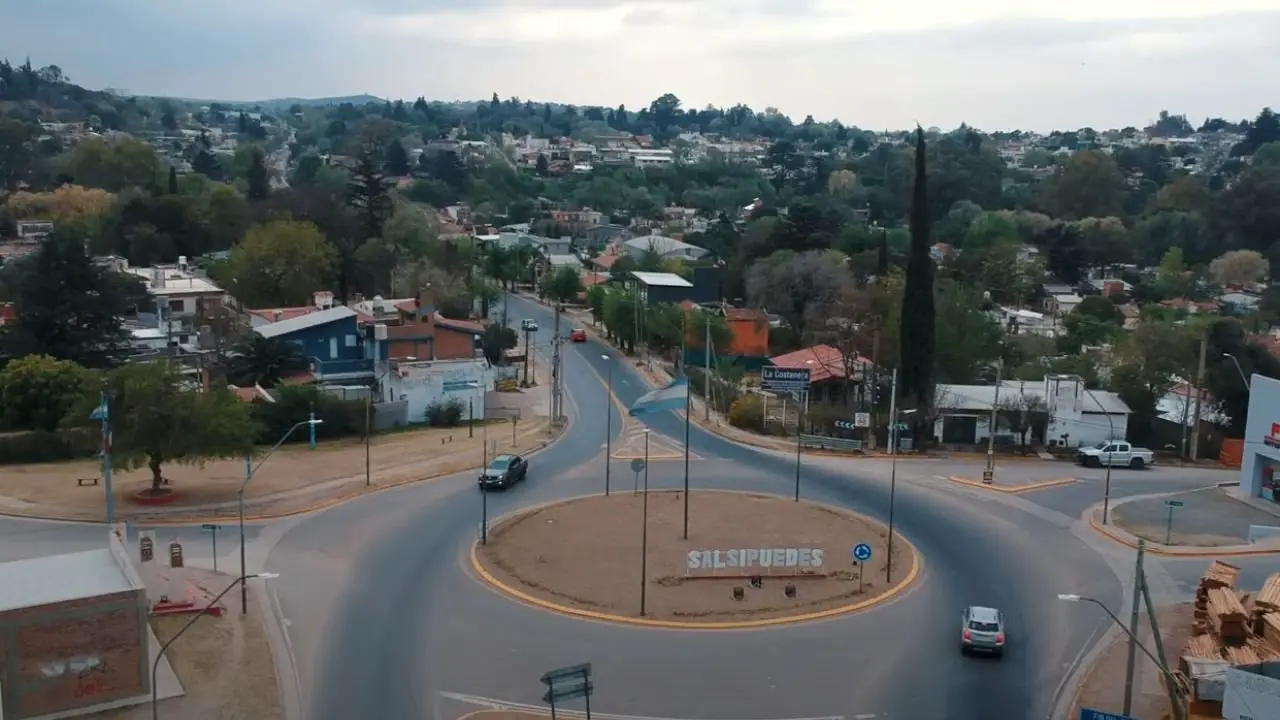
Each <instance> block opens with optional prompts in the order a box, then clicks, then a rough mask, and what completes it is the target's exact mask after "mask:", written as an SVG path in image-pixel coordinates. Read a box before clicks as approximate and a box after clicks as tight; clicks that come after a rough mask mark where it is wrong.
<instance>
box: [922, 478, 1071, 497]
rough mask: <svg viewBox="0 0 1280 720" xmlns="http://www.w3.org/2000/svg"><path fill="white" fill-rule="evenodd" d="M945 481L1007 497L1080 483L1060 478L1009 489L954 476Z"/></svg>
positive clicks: (1006, 486)
mask: <svg viewBox="0 0 1280 720" xmlns="http://www.w3.org/2000/svg"><path fill="white" fill-rule="evenodd" d="M947 480H949V481H951V482H953V483H955V484H957V485H964V486H966V487H972V488H978V489H979V490H986V491H988V492H998V493H1006V494H1009V495H1017V494H1019V493H1025V492H1031V491H1033V490H1045V489H1047V488H1051V487H1060V486H1062V485H1074V484H1075V483H1077V482H1080V481H1079V480H1076V479H1075V478H1060V479H1057V480H1045V481H1044V482H1038V483H1032V484H1030V485H1021V486H1018V487H1011V486H1009V485H994V484H990V485H989V484H986V483H982V482H979V481H977V480H969V479H968V478H962V477H956V476H955V475H948V476H947Z"/></svg>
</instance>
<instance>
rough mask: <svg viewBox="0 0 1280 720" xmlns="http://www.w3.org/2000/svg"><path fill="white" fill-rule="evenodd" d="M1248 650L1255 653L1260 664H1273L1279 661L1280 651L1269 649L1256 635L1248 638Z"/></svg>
mask: <svg viewBox="0 0 1280 720" xmlns="http://www.w3.org/2000/svg"><path fill="white" fill-rule="evenodd" d="M1249 649H1250V650H1253V651H1254V652H1255V653H1257V655H1258V657H1259V658H1260V659H1261V661H1262V662H1264V663H1265V662H1274V661H1276V660H1280V650H1277V649H1276V648H1273V647H1271V645H1270V644H1269V643H1267V641H1266V640H1263V639H1262V638H1261V637H1259V636H1257V635H1253V636H1251V637H1250V638H1249Z"/></svg>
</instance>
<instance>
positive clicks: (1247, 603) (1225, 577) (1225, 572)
mask: <svg viewBox="0 0 1280 720" xmlns="http://www.w3.org/2000/svg"><path fill="white" fill-rule="evenodd" d="M1239 577H1240V568H1238V567H1236V566H1234V565H1231V564H1229V563H1224V562H1221V561H1214V562H1213V564H1211V565H1210V566H1209V569H1208V570H1206V571H1205V573H1204V577H1202V578H1201V579H1200V585H1199V587H1197V588H1196V604H1195V613H1194V619H1193V621H1192V625H1191V640H1190V641H1189V642H1188V643H1187V647H1186V649H1184V650H1183V652H1182V658H1184V663H1183V664H1184V666H1185V664H1186V663H1185V659H1186V658H1195V659H1199V660H1224V661H1226V662H1227V663H1229V664H1231V665H1256V664H1258V663H1261V662H1266V661H1270V660H1280V573H1276V574H1275V575H1272V576H1271V577H1270V578H1268V579H1267V582H1266V583H1265V584H1264V585H1263V586H1262V590H1261V591H1259V592H1258V593H1257V594H1256V595H1253V596H1252V597H1250V595H1251V594H1250V593H1247V592H1241V591H1239V590H1237V589H1236V581H1237V579H1238V578H1239Z"/></svg>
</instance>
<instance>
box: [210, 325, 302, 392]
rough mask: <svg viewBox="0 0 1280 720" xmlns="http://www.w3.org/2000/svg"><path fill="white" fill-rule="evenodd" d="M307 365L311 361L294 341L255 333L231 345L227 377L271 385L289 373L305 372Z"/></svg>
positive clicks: (240, 382) (241, 383)
mask: <svg viewBox="0 0 1280 720" xmlns="http://www.w3.org/2000/svg"><path fill="white" fill-rule="evenodd" d="M309 366H310V361H309V360H307V357H306V356H305V355H304V354H303V353H302V347H301V346H299V345H298V344H297V343H292V342H284V341H282V340H277V339H275V338H265V337H262V336H261V335H258V334H257V333H254V334H253V336H252V337H250V338H248V339H246V340H243V341H241V342H239V343H236V345H235V346H234V347H232V348H231V352H230V353H228V358H227V378H228V379H229V380H230V381H231V382H232V383H234V384H235V385H237V386H239V387H250V386H253V385H259V386H261V387H264V388H272V387H275V386H276V385H277V384H278V383H279V382H280V381H281V380H283V379H285V378H287V377H289V376H291V375H296V374H298V373H302V372H305V371H306V370H307V368H308V367H309Z"/></svg>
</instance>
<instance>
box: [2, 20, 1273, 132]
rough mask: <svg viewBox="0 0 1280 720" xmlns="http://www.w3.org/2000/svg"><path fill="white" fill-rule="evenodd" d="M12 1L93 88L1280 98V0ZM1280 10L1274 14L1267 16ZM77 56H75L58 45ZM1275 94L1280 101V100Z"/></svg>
mask: <svg viewBox="0 0 1280 720" xmlns="http://www.w3.org/2000/svg"><path fill="white" fill-rule="evenodd" d="M51 5H54V3H38V2H30V3H0V47H3V48H5V52H6V53H9V54H10V56H11V57H15V58H22V57H24V56H26V55H28V54H29V55H30V56H31V57H32V59H33V61H35V62H36V63H37V64H47V63H56V64H59V65H61V66H62V68H63V69H64V71H65V72H67V74H68V75H70V76H71V77H72V78H73V79H75V80H76V81H78V82H81V83H83V84H85V85H87V86H89V87H107V86H111V87H121V88H127V89H129V90H131V91H133V92H138V93H149V94H169V95H177V96H184V97H213V98H223V99H254V98H268V97H280V96H312V97H315V96H324V95H350V94H356V93H362V92H369V93H373V94H376V95H380V96H391V97H406V98H413V97H417V96H419V95H424V96H426V97H428V98H433V99H442V100H451V99H475V98H484V97H488V96H489V94H490V93H492V92H498V93H499V95H501V96H503V97H506V96H511V95H515V96H519V97H524V98H532V99H535V100H550V101H557V102H572V103H575V104H579V105H582V104H601V105H610V106H616V105H618V104H619V103H625V104H627V106H628V107H633V108H634V107H639V106H641V105H645V104H648V102H649V101H650V100H651V99H652V98H654V97H657V96H659V95H661V94H663V93H666V92H674V93H675V94H677V95H678V96H680V97H681V98H683V99H684V101H685V104H686V106H691V107H702V106H704V105H706V104H708V103H714V104H716V105H722V106H723V105H732V104H734V103H737V102H745V103H747V104H749V105H751V106H753V107H756V108H764V107H766V106H775V107H778V108H780V109H781V110H782V111H783V112H786V113H788V114H791V115H793V116H794V117H798V118H802V117H803V116H804V115H806V114H812V115H814V116H815V117H817V118H819V119H830V118H834V117H838V118H840V119H841V120H842V121H844V122H846V123H849V124H856V125H859V126H864V127H876V128H884V127H906V126H910V125H911V124H913V123H914V122H915V121H919V122H920V123H921V124H923V125H926V126H928V125H938V126H943V127H950V126H954V125H957V124H959V123H960V122H961V121H966V122H969V123H970V124H973V125H976V126H979V127H984V128H988V129H995V128H1011V127H1021V128H1035V129H1051V128H1054V127H1081V126H1085V125H1091V126H1095V127H1107V126H1111V125H1115V126H1123V125H1129V124H1140V123H1142V122H1144V121H1146V120H1148V119H1150V118H1152V117H1154V116H1155V115H1156V113H1157V112H1159V111H1160V110H1161V109H1168V110H1171V111H1173V112H1187V113H1189V114H1190V115H1192V117H1193V118H1202V117H1203V116H1206V115H1215V116H1217V115H1222V116H1226V117H1231V118H1240V117H1246V116H1249V117H1251V116H1253V115H1256V114H1257V111H1258V109H1259V108H1261V106H1263V105H1264V104H1267V103H1268V102H1274V97H1272V95H1273V91H1274V87H1275V83H1274V79H1273V77H1272V74H1271V73H1269V72H1268V71H1267V68H1269V67H1271V66H1273V65H1274V48H1275V41H1274V38H1275V37H1277V36H1280V11H1277V10H1276V9H1275V0H1215V2H1212V3H1206V2H1203V0H1197V1H1194V2H1192V1H1188V0H1162V1H1156V0H1077V1H1076V2H1073V3H1069V4H1053V5H1050V4H1048V3H1043V2H1041V3H1033V2H1028V1H1027V0H971V2H969V3H967V4H955V3H935V2H930V3H928V4H925V3H923V2H921V1H920V0H914V1H912V0H899V1H898V2H896V3H881V4H876V5H868V4H864V3H853V2H849V0H791V1H789V2H787V1H783V0H271V1H270V2H262V1H261V0H223V2H221V3H219V4H218V5H217V6H216V9H213V8H214V6H210V9H208V10H206V11H203V12H200V13H193V12H191V10H190V8H189V6H186V5H182V4H174V3H172V2H168V1H166V0H129V2H126V3H109V4H108V3H101V2H100V1H91V0H64V1H63V2H60V3H57V5H58V7H57V8H53V7H50V6H51ZM1268 10H1269V11H1270V12H1266V11H1268ZM51 48H56V49H57V52H56V54H51V52H50V49H51ZM1269 91H1271V92H1269Z"/></svg>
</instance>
